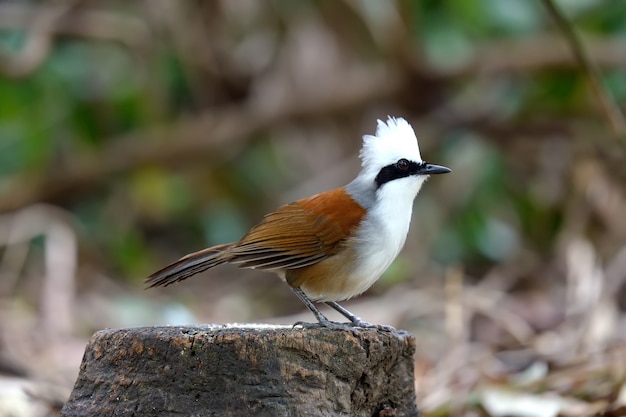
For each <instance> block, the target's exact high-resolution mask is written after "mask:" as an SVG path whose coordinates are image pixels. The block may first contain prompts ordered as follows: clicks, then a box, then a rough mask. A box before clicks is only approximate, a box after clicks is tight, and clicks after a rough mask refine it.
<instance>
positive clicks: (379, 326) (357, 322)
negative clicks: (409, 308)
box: [349, 317, 396, 332]
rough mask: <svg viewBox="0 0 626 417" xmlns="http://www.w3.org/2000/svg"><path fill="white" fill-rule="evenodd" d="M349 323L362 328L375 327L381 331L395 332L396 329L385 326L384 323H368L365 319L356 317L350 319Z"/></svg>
mask: <svg viewBox="0 0 626 417" xmlns="http://www.w3.org/2000/svg"><path fill="white" fill-rule="evenodd" d="M349 324H350V325H352V326H353V327H360V328H363V329H375V330H381V331H383V332H395V331H396V328H395V327H392V326H387V325H384V324H373V323H368V322H366V321H363V320H361V319H360V318H358V317H355V320H352V321H351V322H350V323H349Z"/></svg>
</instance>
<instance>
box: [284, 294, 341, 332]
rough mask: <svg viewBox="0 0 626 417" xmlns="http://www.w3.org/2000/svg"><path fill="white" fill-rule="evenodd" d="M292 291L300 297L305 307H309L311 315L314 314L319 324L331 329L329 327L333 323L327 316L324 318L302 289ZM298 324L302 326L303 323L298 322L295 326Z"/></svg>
mask: <svg viewBox="0 0 626 417" xmlns="http://www.w3.org/2000/svg"><path fill="white" fill-rule="evenodd" d="M291 289H292V290H293V292H294V293H295V294H296V295H297V296H298V298H299V299H300V301H302V302H303V303H304V305H305V306H307V308H308V309H309V310H311V313H313V315H314V316H315V318H316V319H317V321H318V322H319V324H321V325H322V326H327V327H330V326H329V325H330V324H331V323H332V322H331V321H330V320H328V319H327V318H326V316H324V315H323V314H322V312H321V311H319V310H318V309H317V307H315V304H313V301H311V299H310V298H309V297H308V296H307V295H306V294H305V293H304V291H302V290H301V289H300V288H291ZM297 324H302V323H300V322H298V323H296V324H294V326H295V325H297Z"/></svg>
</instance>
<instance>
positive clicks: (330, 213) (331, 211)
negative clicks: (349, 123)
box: [146, 188, 365, 287]
mask: <svg viewBox="0 0 626 417" xmlns="http://www.w3.org/2000/svg"><path fill="white" fill-rule="evenodd" d="M364 215H365V210H364V209H363V208H362V207H361V206H360V205H359V204H357V203H356V202H355V201H354V200H353V199H352V197H350V195H349V194H347V193H346V192H345V190H344V189H343V188H338V189H336V190H331V191H326V192H325V193H321V194H317V195H314V196H313V197H309V198H305V199H302V200H298V201H296V202H295V203H291V204H287V205H285V206H282V207H281V208H279V209H278V210H276V211H275V212H273V213H270V214H268V215H267V216H265V218H264V219H263V221H262V222H261V223H259V224H258V225H257V226H255V227H253V228H252V229H251V230H250V231H249V232H248V234H247V235H246V236H244V237H243V239H241V240H240V241H239V242H237V243H232V244H230V243H229V244H224V245H218V246H214V247H211V248H207V249H203V250H201V251H198V252H194V253H191V254H189V255H187V256H185V257H183V258H181V259H180V260H178V261H177V262H174V263H173V264H171V265H168V266H166V267H165V268H163V269H161V270H160V271H157V272H155V273H154V274H152V275H151V276H149V277H148V278H147V279H146V283H147V284H148V285H149V286H150V287H155V286H161V285H163V286H165V285H170V284H173V283H174V282H177V281H181V280H183V279H187V278H189V277H190V276H192V275H195V274H197V273H199V272H202V271H204V270H206V269H209V268H212V267H214V266H217V265H220V264H223V263H225V262H230V263H235V264H238V265H239V266H241V267H245V268H259V269H296V268H303V267H306V266H310V265H312V264H315V263H317V262H320V261H322V260H324V259H326V258H328V257H330V256H332V255H334V254H335V253H336V252H337V250H338V249H339V245H340V244H341V242H342V241H343V240H344V239H345V238H346V236H348V235H349V233H350V230H351V229H352V228H353V227H355V226H357V225H358V224H359V222H360V221H361V219H362V218H363V216H364Z"/></svg>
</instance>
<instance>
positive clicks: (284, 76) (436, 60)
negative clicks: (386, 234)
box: [0, 0, 626, 417]
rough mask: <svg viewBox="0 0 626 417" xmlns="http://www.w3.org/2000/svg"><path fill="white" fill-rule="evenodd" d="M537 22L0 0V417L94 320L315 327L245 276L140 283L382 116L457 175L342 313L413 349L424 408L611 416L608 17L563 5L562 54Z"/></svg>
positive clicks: (41, 408) (382, 8)
mask: <svg viewBox="0 0 626 417" xmlns="http://www.w3.org/2000/svg"><path fill="white" fill-rule="evenodd" d="M550 4H551V2H549V1H540V0H524V1H503V0H475V1H462V0H440V1H417V0H414V1H410V0H398V1H376V0H362V1H357V0H341V1H339V0H338V1H279V0H275V1H263V2H261V1H255V0H221V1H219V0H213V1H191V0H184V1H168V0H145V1H133V2H126V1H107V2H97V1H86V0H83V1H80V0H73V1H46V2H44V1H39V2H38V1H8V0H5V1H1V2H0V374H1V375H0V416H45V415H49V416H52V415H56V414H57V413H58V409H59V407H60V406H61V405H62V404H63V402H64V401H65V400H66V399H67V397H68V395H69V393H70V391H71V389H72V386H73V383H74V380H75V378H76V376H77V373H78V367H79V364H80V360H81V357H82V354H83V350H84V347H85V344H86V342H87V340H88V338H89V337H90V336H91V335H92V334H93V333H94V332H95V331H97V330H100V329H103V328H107V327H128V326H144V325H157V324H159V325H165V324H193V323H228V322H270V323H287V324H291V323H294V322H295V321H297V320H307V321H311V320H313V316H312V315H311V314H310V313H307V311H306V309H305V307H304V306H303V305H302V304H301V303H300V302H299V301H298V300H297V298H296V297H295V296H294V295H293V294H292V293H291V291H290V290H289V288H288V287H287V286H286V285H284V284H282V283H281V282H280V281H279V280H278V279H277V278H276V277H275V276H273V275H271V274H267V273H261V272H256V271H250V270H239V269H236V268H234V267H229V266H225V267H220V268H217V269H215V270H211V271H208V272H207V273H204V274H202V275H201V276H198V277H194V278H193V279H190V280H188V281H185V282H183V283H180V284H177V285H174V286H170V287H167V288H159V289H151V290H148V291H146V290H144V285H143V280H144V278H145V277H146V276H147V275H149V274H150V273H152V272H154V271H155V270H157V269H159V268H161V267H163V266H165V265H166V264H168V263H170V262H172V261H174V260H176V259H178V258H179V257H180V256H182V255H184V254H186V253H189V252H192V251H195V250H199V249H201V248H204V247H206V246H209V245H213V244H217V243H224V242H229V241H234V240H237V239H239V238H240V237H241V236H242V235H243V234H244V233H245V232H246V231H247V230H248V228H249V227H250V226H252V225H254V224H256V223H257V222H258V221H259V220H260V219H261V218H262V216H263V215H264V214H265V213H267V212H269V211H271V210H274V209H275V208H277V207H278V206H280V205H282V204H284V203H288V202H291V201H293V200H295V199H298V198H301V197H305V196H308V195H310V194H313V193H316V192H320V191H324V190H327V189H331V188H335V187H338V186H341V185H344V184H346V183H347V182H349V181H350V180H351V179H352V178H353V177H354V176H356V174H357V173H358V170H359V163H360V161H359V160H358V158H357V154H358V150H359V148H360V146H361V136H362V135H364V134H373V133H374V132H375V128H376V120H377V119H386V118H387V115H392V116H400V117H404V118H406V119H407V120H409V122H410V123H411V124H412V125H413V127H414V128H415V130H416V132H417V135H418V138H419V139H420V147H421V151H422V155H423V157H424V158H425V159H426V160H428V161H429V162H433V163H437V164H442V165H446V166H449V167H451V168H452V169H453V173H452V174H449V175H445V176H436V177H434V178H432V179H431V180H430V181H428V182H427V183H426V185H425V186H424V188H423V189H422V192H421V193H420V195H419V196H418V198H417V200H416V203H415V208H414V216H413V223H412V227H411V231H410V233H409V236H408V238H407V243H406V247H405V249H404V251H403V252H402V253H401V255H400V256H399V257H398V259H397V260H396V262H395V263H394V264H393V265H392V267H391V268H390V269H389V270H388V271H387V273H386V274H385V275H384V276H383V277H382V278H381V279H380V281H379V282H377V283H376V284H375V285H374V287H372V288H371V289H370V290H369V291H368V292H367V293H365V294H364V295H362V296H361V297H359V298H356V299H354V300H351V301H348V302H345V303H343V305H345V306H346V307H347V308H348V309H350V310H351V311H352V312H354V313H355V314H357V315H359V316H361V317H363V319H364V320H367V321H370V322H376V323H383V324H388V325H393V326H395V327H398V328H402V329H406V330H408V331H410V332H411V333H413V334H414V335H415V336H416V338H417V353H416V368H415V369H416V387H417V391H418V406H419V407H420V409H421V410H422V412H423V413H424V415H426V416H445V415H467V416H505V415H507V416H517V415H520V416H546V417H549V416H556V415H562V416H567V415H572V416H574V415H575V416H581V415H605V416H614V415H615V416H617V415H625V414H621V413H622V412H624V411H625V406H626V389H625V388H624V380H625V377H626V351H625V350H624V349H623V347H622V343H623V341H624V338H625V337H626V320H625V319H626V315H625V311H624V309H626V286H625V279H626V187H625V184H626V159H625V158H624V157H625V152H624V148H625V143H626V133H625V132H626V131H625V130H624V125H623V118H622V116H621V115H622V114H623V110H624V103H625V102H626V3H625V2H623V1H619V0H617V1H616V0H561V1H558V2H557V6H558V7H559V9H560V10H561V11H562V15H561V16H564V17H565V18H566V19H567V21H569V24H570V25H571V26H569V29H572V28H573V30H575V31H576V33H577V34H578V35H579V39H581V40H582V47H583V50H582V56H583V59H582V60H581V59H580V58H577V56H576V54H575V52H576V47H575V46H576V45H575V44H574V47H573V46H572V44H571V43H568V38H567V36H568V34H571V33H570V32H568V26H560V25H559V24H558V23H557V20H555V15H554V13H553V12H551V11H550V8H549V7H547V6H549V5H550ZM566 23H567V22H566ZM580 46H581V45H580V44H579V47H580ZM578 52H581V51H578ZM589 68H590V69H591V71H588V69H589ZM590 74H591V75H590ZM594 74H595V75H596V76H597V78H594ZM616 103H617V106H616V105H615V104H616ZM620 106H621V109H620ZM323 311H324V312H325V313H326V312H327V313H329V317H331V318H333V319H337V320H339V319H340V317H339V316H336V315H334V314H333V313H331V312H329V311H327V310H323Z"/></svg>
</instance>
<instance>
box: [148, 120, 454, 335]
mask: <svg viewBox="0 0 626 417" xmlns="http://www.w3.org/2000/svg"><path fill="white" fill-rule="evenodd" d="M359 157H360V159H361V170H360V172H359V173H358V175H357V176H356V178H355V179H354V180H353V181H351V182H350V183H349V184H347V185H345V186H343V187H339V188H336V189H332V190H329V191H325V192H322V193H319V194H315V195H313V196H311V197H306V198H302V199H300V200H297V201H295V202H292V203H290V204H285V205H283V206H281V207H279V208H278V209H277V210H276V211H273V212H271V213H269V214H267V215H266V216H265V217H264V218H263V219H262V220H261V221H260V222H259V223H258V224H257V225H256V226H254V227H252V228H251V229H250V230H249V231H248V233H247V234H246V235H245V236H244V237H243V238H241V240H239V241H237V242H232V243H226V244H219V245H216V246H212V247H209V248H206V249H202V250H200V251H198V252H194V253H190V254H188V255H186V256H184V257H182V258H181V259H179V260H178V261H176V262H174V263H172V264H171V265H168V266H166V267H164V268H163V269H161V270H159V271H157V272H155V273H153V274H152V275H150V276H149V277H148V278H146V281H145V282H146V284H147V285H148V288H152V287H158V286H168V285H170V284H173V283H175V282H179V281H182V280H185V279H187V278H189V277H191V276H193V275H196V274H198V273H199V272H202V271H205V270H207V269H209V268H213V267H216V266H218V265H221V264H225V263H229V264H234V265H236V266H239V267H242V268H253V269H260V270H265V271H270V272H274V273H276V274H277V275H278V276H279V277H280V278H281V279H282V280H283V281H284V282H286V283H287V284H288V285H289V286H290V287H291V289H292V290H293V292H294V293H295V294H296V295H297V296H298V298H299V299H300V300H301V301H302V302H303V303H304V305H306V307H307V308H308V309H309V310H310V311H311V313H313V315H314V316H315V318H316V319H317V321H318V323H317V324H318V325H321V326H326V327H332V326H333V325H338V324H340V323H337V322H334V321H330V320H329V319H328V318H326V316H325V315H324V314H322V313H321V312H320V310H319V309H318V308H317V306H316V303H325V304H327V305H328V306H330V307H331V308H333V309H334V310H336V311H338V312H339V313H340V314H341V315H343V316H344V317H346V318H347V319H348V320H349V322H346V323H342V324H344V325H345V324H347V325H352V326H355V327H375V325H372V324H370V323H368V322H366V321H363V320H361V318H360V317H358V316H356V315H354V314H352V313H351V312H350V311H348V310H347V309H345V308H344V307H342V306H341V305H339V304H338V302H339V301H344V300H348V299H350V298H353V297H355V296H357V295H360V294H362V293H363V292H364V291H366V290H367V289H368V288H369V287H370V286H372V285H373V284H374V282H376V281H377V280H378V278H380V276H381V275H382V274H383V273H384V272H385V270H387V268H388V267H389V266H390V265H391V263H392V261H393V260H394V259H395V258H396V256H397V255H398V254H399V253H400V251H401V249H402V247H403V246H404V243H405V240H406V237H407V234H408V231H409V225H410V222H411V216H412V209H413V201H414V199H415V197H416V196H417V194H418V192H419V191H420V189H421V187H422V185H423V184H424V182H425V181H426V179H427V178H428V177H429V176H430V175H435V174H445V173H449V172H451V169H450V168H447V167H445V166H441V165H435V164H430V163H427V162H426V161H424V160H422V157H421V155H420V150H419V145H418V142H417V137H416V135H415V132H414V130H413V128H412V127H411V125H410V124H409V123H408V122H407V121H406V120H405V119H404V118H401V117H397V118H396V117H391V116H388V119H387V121H386V122H385V121H382V120H378V121H377V127H376V133H375V134H374V135H364V136H363V145H362V148H361V150H360V152H359Z"/></svg>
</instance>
